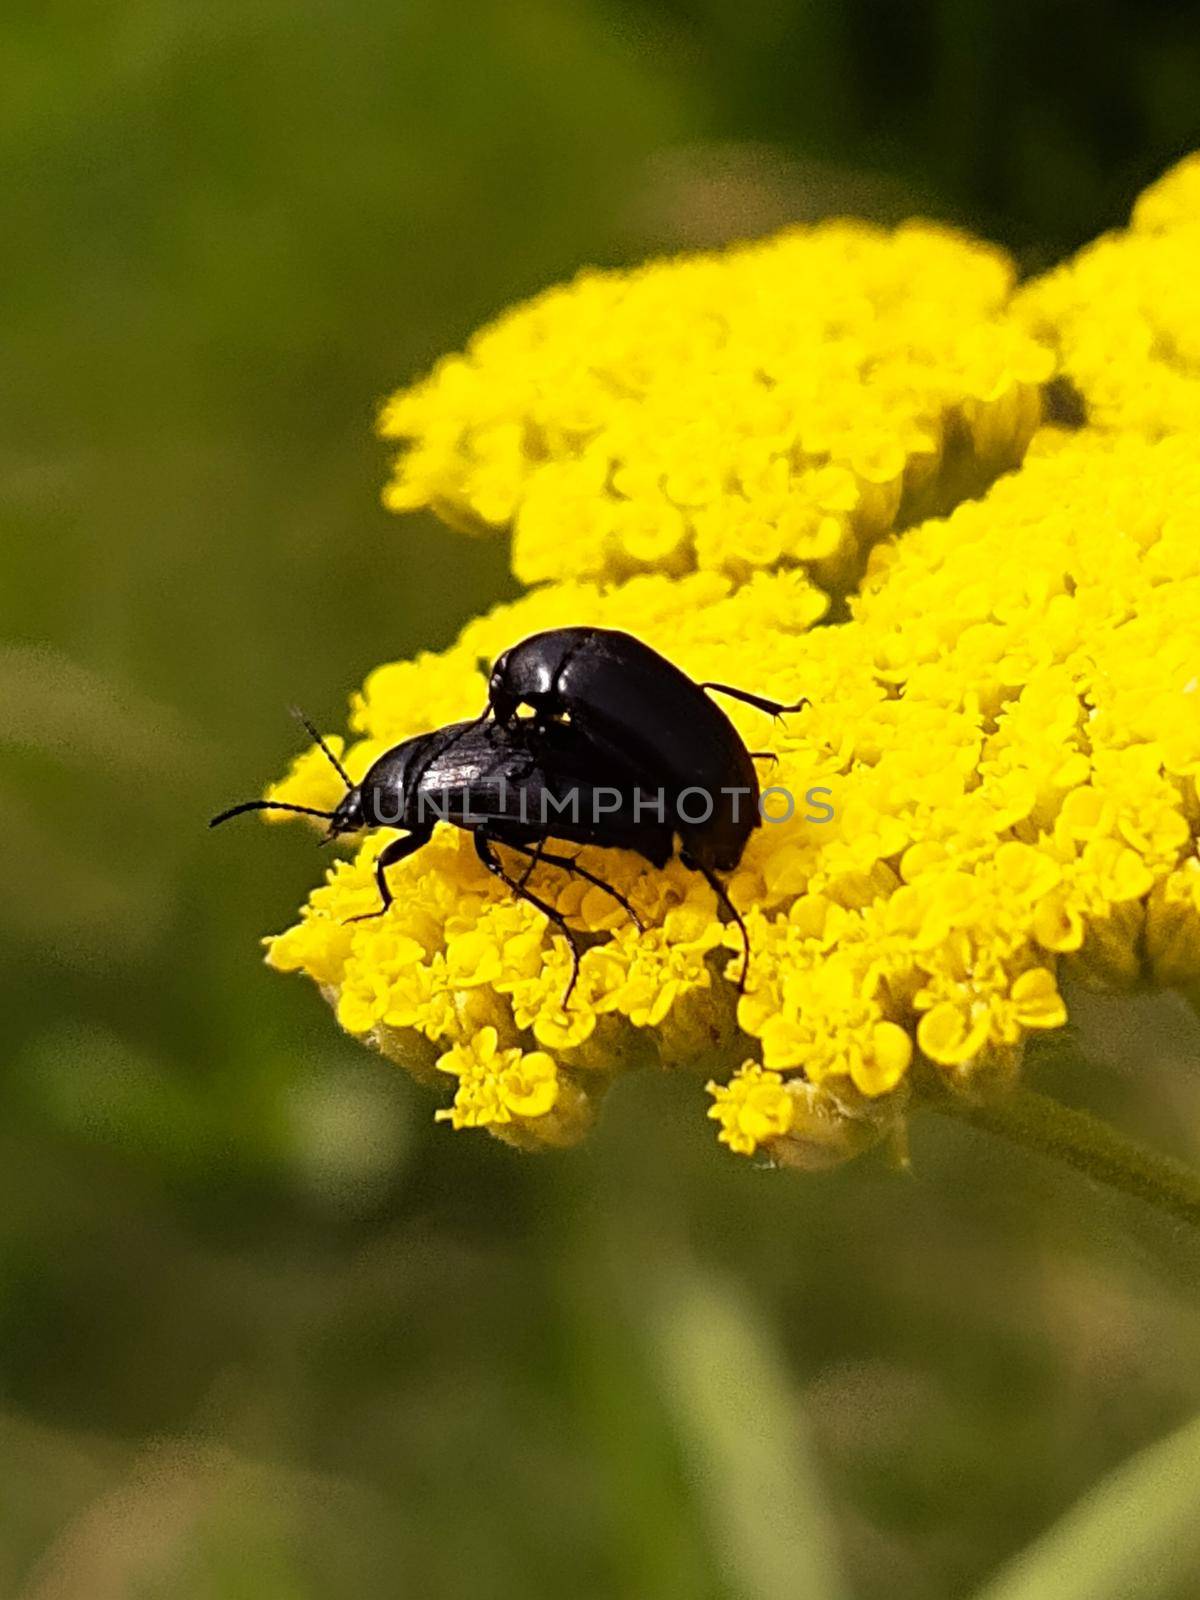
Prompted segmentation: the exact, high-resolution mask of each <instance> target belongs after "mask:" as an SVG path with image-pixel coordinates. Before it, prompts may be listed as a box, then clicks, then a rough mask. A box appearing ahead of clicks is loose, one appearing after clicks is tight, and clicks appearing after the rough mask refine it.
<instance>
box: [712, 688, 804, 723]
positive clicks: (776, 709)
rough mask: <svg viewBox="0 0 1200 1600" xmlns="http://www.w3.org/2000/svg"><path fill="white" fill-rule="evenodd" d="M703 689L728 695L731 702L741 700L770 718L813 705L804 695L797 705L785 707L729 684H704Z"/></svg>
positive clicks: (775, 701)
mask: <svg viewBox="0 0 1200 1600" xmlns="http://www.w3.org/2000/svg"><path fill="white" fill-rule="evenodd" d="M700 687H701V688H702V689H714V690H715V691H716V692H717V694H727V695H728V696H729V697H730V699H731V700H741V701H743V702H744V703H745V704H746V705H748V706H755V707H757V709H758V710H759V711H765V712H766V713H767V715H768V716H769V717H783V716H786V715H787V713H788V712H789V711H803V710H804V708H805V706H810V705H812V701H811V700H810V699H809V698H808V696H807V695H806V694H802V695H801V696H800V698H799V700H797V701H796V703H795V705H791V706H785V705H784V703H783V701H782V700H769V699H768V698H767V696H766V695H763V694H751V693H750V691H749V689H735V688H734V687H733V685H732V684H729V683H702V684H701V685H700Z"/></svg>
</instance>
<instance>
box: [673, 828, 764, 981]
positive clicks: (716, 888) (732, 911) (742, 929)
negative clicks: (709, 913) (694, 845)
mask: <svg viewBox="0 0 1200 1600" xmlns="http://www.w3.org/2000/svg"><path fill="white" fill-rule="evenodd" d="M680 860H681V861H682V862H683V864H684V866H685V867H690V868H691V870H692V871H693V872H698V873H699V874H700V876H701V877H702V878H703V879H704V881H705V883H707V885H708V887H709V888H710V889H711V890H712V892H713V893H714V894H715V895H716V897H717V899H718V900H719V901H720V903H721V905H722V906H724V908H725V910H726V911H728V913H729V915H730V917H731V918H732V920H733V921H734V922H735V923H736V924H737V929H738V932H739V933H740V934H741V936H742V970H741V971H740V972H739V973H738V980H737V989H738V993H739V994H742V993H743V992H744V991H745V988H746V973H747V972H748V971H749V968H750V934H749V931H748V930H747V928H746V924H745V922H744V920H743V918H742V913H741V912H740V911H739V910H738V908H737V907H736V906H735V905H734V903H733V901H732V900H731V899H730V898H729V890H728V889H727V888H726V887H725V885H724V884H723V883H722V882H721V880H720V878H718V877H717V875H716V873H715V872H714V871H713V869H712V868H711V867H706V866H704V865H703V864H702V863H701V862H699V861H697V860H696V859H695V858H694V857H693V856H689V855H683V854H681V856H680Z"/></svg>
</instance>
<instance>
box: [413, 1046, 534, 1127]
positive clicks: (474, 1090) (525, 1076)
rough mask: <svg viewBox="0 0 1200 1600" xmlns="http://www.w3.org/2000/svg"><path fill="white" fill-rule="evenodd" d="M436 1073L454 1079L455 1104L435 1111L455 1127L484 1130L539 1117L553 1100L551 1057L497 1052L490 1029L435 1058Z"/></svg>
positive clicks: (517, 1051) (518, 1050)
mask: <svg viewBox="0 0 1200 1600" xmlns="http://www.w3.org/2000/svg"><path fill="white" fill-rule="evenodd" d="M437 1067H438V1071H439V1072H445V1073H448V1074H449V1075H450V1076H451V1077H454V1078H457V1080H458V1089H457V1091H456V1092H455V1096H454V1104H453V1106H452V1107H451V1108H450V1110H448V1111H439V1112H437V1113H435V1115H436V1116H437V1117H438V1119H439V1120H440V1119H442V1118H444V1119H446V1120H447V1121H449V1122H451V1123H453V1125H454V1126H455V1127H456V1128H486V1127H490V1126H493V1125H499V1124H502V1123H506V1122H512V1121H513V1120H514V1118H517V1117H527V1118H536V1117H544V1116H545V1115H546V1113H547V1112H548V1111H550V1110H552V1109H553V1106H554V1103H555V1101H556V1100H557V1099H558V1087H559V1086H558V1068H557V1067H556V1065H555V1063H554V1058H553V1057H552V1056H548V1055H547V1054H546V1053H545V1051H542V1050H538V1051H532V1052H530V1053H528V1054H526V1053H525V1052H524V1051H522V1050H520V1049H517V1048H514V1049H510V1050H502V1049H501V1048H500V1045H499V1036H498V1034H497V1032H496V1030H495V1028H481V1029H480V1030H479V1032H478V1033H476V1034H475V1036H474V1037H473V1038H472V1039H471V1041H470V1042H469V1043H468V1044H462V1045H455V1046H454V1048H453V1049H451V1050H447V1051H446V1053H445V1054H444V1055H442V1056H439V1057H438V1063H437Z"/></svg>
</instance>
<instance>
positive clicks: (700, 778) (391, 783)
mask: <svg viewBox="0 0 1200 1600" xmlns="http://www.w3.org/2000/svg"><path fill="white" fill-rule="evenodd" d="M710 690H713V691H716V692H718V693H721V694H726V695H731V696H733V697H734V698H735V699H739V700H742V701H745V702H746V703H747V704H748V705H752V706H756V707H757V708H758V709H759V710H761V711H764V712H767V713H768V714H770V715H772V716H778V715H779V714H781V713H783V712H786V711H795V710H799V709H800V706H802V705H804V704H805V703H806V702H805V701H803V700H801V701H798V702H797V703H796V704H795V705H790V706H789V705H783V704H781V703H780V702H778V701H775V700H768V699H766V698H764V697H763V696H761V695H756V694H750V693H748V692H747V691H745V690H742V689H735V688H732V687H731V686H730V685H728V684H721V683H696V682H695V681H694V680H693V679H691V678H689V677H688V676H687V675H686V673H683V672H681V671H680V670H679V668H678V667H675V666H674V665H672V663H671V662H669V661H667V660H666V659H665V658H664V657H663V656H660V655H659V654H658V653H657V651H655V650H652V649H651V648H650V647H649V646H648V645H645V644H643V643H642V642H641V640H639V639H635V638H634V637H633V636H632V635H631V634H627V633H620V632H616V631H614V630H611V629H606V628H582V627H580V628H555V629H552V630H550V631H548V632H545V633H537V634H533V635H532V636H531V637H530V638H528V639H525V640H523V641H522V642H521V643H520V644H516V645H514V646H512V648H511V649H509V650H507V651H505V653H504V654H503V655H502V656H500V657H499V659H498V660H497V661H496V663H495V666H494V667H493V669H492V672H491V676H490V679H489V684H488V704H487V707H486V709H485V710H484V712H483V713H482V715H481V716H480V717H478V718H476V719H475V720H474V721H471V722H458V723H452V724H450V725H449V726H448V727H445V728H440V729H438V730H437V731H435V732H433V733H425V734H419V735H417V737H416V738H413V739H406V740H405V741H404V742H403V743H402V744H399V745H396V746H395V748H394V749H392V750H389V751H387V752H386V754H384V755H382V756H380V758H379V759H378V760H377V761H376V762H375V763H374V765H373V766H372V767H371V768H370V770H369V771H368V772H367V774H366V776H365V777H364V778H363V780H362V782H361V783H358V784H353V783H351V781H350V778H349V776H348V774H347V773H346V771H345V768H344V767H343V766H342V764H341V763H340V762H339V761H338V760H337V758H336V757H335V756H334V755H333V753H332V751H330V750H329V749H328V747H327V746H326V745H325V743H324V741H323V740H322V739H321V738H320V735H319V734H317V732H316V730H315V729H313V728H312V727H311V726H309V731H310V733H312V735H313V737H314V738H315V739H316V740H317V742H318V744H320V746H321V748H322V749H323V750H324V751H325V754H326V755H327V756H328V757H329V760H330V761H331V762H332V763H333V765H334V767H335V768H336V769H337V771H338V773H339V775H340V776H341V778H342V780H343V781H344V782H345V784H346V794H345V795H344V797H343V798H342V800H341V801H340V802H339V804H338V805H337V807H336V808H335V809H334V810H333V811H331V812H328V811H318V810H316V809H315V808H313V807H310V806H298V805H290V804H288V803H286V802H284V801H272V800H249V801H246V802H245V803H244V804H242V805H238V806H233V807H231V808H230V809H229V810H228V811H223V812H221V813H220V815H219V816H216V817H214V818H213V819H212V824H211V826H214V827H215V826H216V825H217V824H218V823H220V822H224V821H226V820H227V819H228V818H230V817H233V816H238V815H239V814H240V813H242V812H244V811H259V810H280V811H295V812H299V813H301V814H303V815H306V816H315V817H320V818H322V819H323V820H325V821H326V822H327V823H328V825H329V827H328V836H329V837H330V838H335V837H338V836H340V835H343V834H349V833H356V832H358V831H359V830H360V829H362V828H371V827H398V828H403V829H405V830H407V831H406V836H405V837H404V838H399V839H393V840H392V841H391V842H390V843H389V844H387V845H385V847H384V849H383V850H382V851H381V853H380V855H379V858H378V861H377V863H376V869H375V874H376V882H377V883H378V885H379V892H380V897H381V902H382V903H381V906H380V909H379V911H377V912H369V913H367V916H380V915H382V914H383V912H385V911H386V910H387V908H388V906H389V905H390V904H391V902H392V893H391V890H390V889H389V887H388V882H387V871H388V868H389V867H392V866H394V865H395V864H396V863H397V862H398V861H402V860H403V859H404V858H405V857H406V856H409V855H412V854H413V852H414V851H416V850H419V849H420V848H421V847H422V846H423V845H425V844H427V843H428V842H429V840H430V838H431V837H432V834H433V827H434V823H435V822H436V821H439V820H441V821H447V822H451V823H454V824H455V825H456V826H458V827H460V828H464V829H467V830H468V831H470V832H471V833H472V834H473V836H474V843H475V850H476V853H477V854H478V856H479V859H480V861H481V862H482V863H483V865H484V866H485V867H486V868H487V869H488V871H489V872H492V873H494V874H495V875H496V876H497V877H498V878H500V879H501V880H502V881H503V882H504V883H506V884H507V885H508V886H509V888H510V889H512V891H513V892H514V893H515V894H516V895H517V896H518V897H519V898H521V899H523V900H527V901H529V902H530V904H532V905H534V906H536V907H537V908H538V910H540V911H542V912H543V913H544V914H545V915H546V916H547V917H548V918H549V919H550V921H551V922H553V923H554V924H555V926H556V927H558V928H559V929H560V930H561V931H562V933H563V934H564V935H565V936H566V938H567V940H568V942H569V943H570V946H571V951H572V957H573V962H574V965H573V970H572V976H571V982H570V985H569V986H568V989H567V995H566V996H565V997H564V1003H565V1001H566V998H568V997H569V996H570V993H571V990H572V989H573V988H574V985H575V980H576V977H577V976H578V972H579V949H578V945H577V942H576V939H575V937H574V935H573V933H572V931H571V930H570V928H568V926H567V924H566V921H565V919H564V918H563V917H562V915H561V913H560V912H558V911H557V909H556V908H555V907H553V906H551V905H549V904H547V902H546V901H544V900H542V899H540V898H539V897H538V896H537V895H535V894H533V893H532V891H531V890H529V889H528V888H527V887H526V884H527V880H528V878H529V875H530V872H531V871H532V869H533V867H534V865H536V864H537V863H538V862H544V863H545V864H546V865H548V866H555V867H561V868H562V869H564V870H565V871H567V872H569V873H572V874H574V875H575V876H577V877H581V878H583V879H585V880H586V881H587V882H589V883H592V884H595V885H596V886H597V887H599V888H602V889H604V890H606V892H607V893H609V894H610V895H612V897H613V899H614V900H616V901H617V902H618V903H619V904H620V905H621V906H622V907H624V909H625V910H626V911H627V912H628V913H629V915H630V916H631V917H632V918H633V920H634V921H635V922H637V923H638V926H639V927H640V926H641V924H640V922H639V921H638V918H637V914H636V912H635V911H634V909H633V907H632V906H631V905H630V904H629V901H628V900H627V899H626V898H625V897H624V895H622V894H620V893H619V892H618V891H617V890H616V889H614V888H613V887H612V886H611V885H609V884H607V883H605V882H604V880H603V879H602V878H599V877H597V876H596V875H595V874H594V873H592V872H589V871H587V870H585V869H584V868H583V867H581V866H580V865H579V864H578V863H577V862H576V861H575V859H574V858H573V857H571V856H564V855H559V854H556V853H550V852H548V851H547V850H546V848H545V845H546V841H547V840H548V839H551V838H554V839H561V840H564V841H566V842H568V843H574V844H581V845H582V844H594V845H600V846H603V847H606V848H611V849H621V850H632V851H635V852H636V853H637V854H639V855H641V856H642V857H643V858H644V859H645V860H647V861H649V862H650V863H651V864H652V865H653V866H656V867H662V866H665V864H666V862H667V861H668V860H669V859H670V857H671V855H672V854H673V852H674V849H675V843H676V840H678V843H679V854H680V860H681V861H682V862H683V864H684V865H685V866H686V867H688V868H690V869H691V870H692V871H695V872H698V873H700V875H701V876H702V877H703V878H704V879H705V881H706V882H707V883H708V884H709V885H710V886H711V887H712V889H713V891H714V893H715V894H716V895H717V898H718V900H719V901H720V903H721V904H722V906H724V908H725V910H726V911H727V912H728V913H729V915H730V916H731V917H732V918H733V920H734V921H735V922H736V923H737V925H738V927H739V929H740V930H741V934H742V941H743V959H742V969H741V974H740V976H739V986H740V984H741V983H742V982H743V981H744V979H745V974H746V967H747V963H748V961H749V941H748V936H747V934H746V928H745V924H744V922H743V921H742V918H741V916H740V915H739V913H738V911H737V909H736V908H735V907H734V905H733V903H732V901H731V900H730V899H729V895H728V893H727V891H726V889H725V885H724V884H723V883H722V882H721V880H720V878H719V877H718V876H717V873H718V872H728V871H731V870H732V869H733V868H734V867H736V866H737V864H738V862H739V861H740V860H741V857H742V852H743V851H744V849H745V847H746V842H747V840H748V839H749V837H750V834H751V833H752V832H753V830H754V829H755V828H756V827H758V826H759V823H760V816H759V787H758V780H757V776H756V774H755V771H754V755H752V753H751V752H750V751H748V750H747V749H746V746H745V744H744V743H743V742H742V739H741V737H740V735H739V734H738V732H737V729H736V728H735V727H734V725H733V723H732V722H731V721H730V720H729V718H728V717H727V716H726V715H725V713H724V712H723V711H722V710H721V709H720V707H719V706H717V705H716V704H715V703H714V702H713V701H712V700H711V699H710V698H709V695H708V692H707V691H710ZM522 707H527V708H528V709H529V710H530V711H531V712H532V713H533V714H532V716H529V717H522V716H520V715H519V712H520V710H521V708H522ZM756 754H760V755H761V754H763V752H756ZM689 795H692V796H697V795H698V796H699V797H700V799H701V801H702V802H704V810H703V814H702V815H699V816H698V815H697V811H696V807H695V805H694V804H690V805H686V806H685V804H684V801H685V797H687V796H689ZM499 844H503V845H507V846H508V847H509V848H511V849H513V850H515V851H516V852H517V853H518V854H520V855H522V856H524V857H525V858H526V859H527V866H526V867H525V869H524V871H523V873H522V875H521V876H520V877H519V878H517V877H513V876H512V875H510V873H509V872H508V871H507V870H506V868H505V865H504V862H503V861H502V859H501V858H500V856H499V855H498V854H497V851H496V846H497V845H499ZM360 920H361V919H360Z"/></svg>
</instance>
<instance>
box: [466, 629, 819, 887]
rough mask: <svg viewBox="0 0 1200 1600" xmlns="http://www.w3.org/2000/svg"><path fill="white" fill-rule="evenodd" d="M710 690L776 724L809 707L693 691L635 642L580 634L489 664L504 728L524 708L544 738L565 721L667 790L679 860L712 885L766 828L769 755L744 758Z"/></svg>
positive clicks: (562, 635) (602, 632) (492, 699)
mask: <svg viewBox="0 0 1200 1600" xmlns="http://www.w3.org/2000/svg"><path fill="white" fill-rule="evenodd" d="M708 691H716V692H717V693H719V694H726V695H731V696H732V697H733V698H734V699H736V700H742V701H744V702H745V703H746V704H747V705H751V706H756V707H757V708H758V709H759V710H760V711H765V712H767V713H768V714H769V715H771V716H779V715H780V714H781V713H783V712H786V711H799V710H800V708H801V707H802V706H804V705H807V704H808V702H807V701H806V700H803V699H801V700H798V701H797V702H796V703H795V704H794V705H783V704H782V703H781V702H780V701H778V700H768V699H766V698H765V697H764V696H763V695H758V694H750V693H749V692H748V691H747V690H745V689H735V688H733V687H731V686H730V685H729V684H727V683H696V682H695V680H694V679H692V678H689V677H688V675H687V673H685V672H681V671H680V669H679V668H678V667H677V666H675V665H674V664H673V663H672V662H670V661H668V660H667V659H666V657H665V656H661V655H659V653H658V652H657V650H652V649H651V648H650V646H649V645H647V644H643V643H642V641H641V640H640V639H637V638H635V637H634V636H633V635H632V634H630V633H621V632H618V631H616V630H615V629H612V628H578V627H577V628H552V629H550V630H549V631H548V632H545V633H535V634H531V635H530V637H529V638H528V639H523V640H522V641H521V642H520V643H519V644H515V645H513V646H512V647H511V649H508V650H506V651H505V652H504V654H503V655H502V656H500V657H499V658H498V659H497V661H496V663H495V665H494V666H493V667H492V672H491V677H490V680H489V683H488V709H489V710H490V711H491V712H492V714H493V715H494V716H495V718H496V720H497V721H498V722H500V723H502V724H503V725H504V726H505V727H512V726H514V724H515V722H516V718H517V711H518V708H519V707H521V706H528V707H529V708H530V709H531V710H532V711H533V713H534V718H535V720H536V722H537V724H538V726H539V727H541V728H543V729H545V728H547V727H548V726H550V725H551V724H552V723H554V722H556V721H560V720H561V719H563V718H569V719H570V723H571V726H572V727H573V728H576V729H577V730H578V731H579V733H580V734H581V735H582V736H583V737H584V738H585V739H586V740H587V742H588V743H589V744H590V745H591V746H592V748H593V749H594V750H595V751H596V753H597V755H598V756H601V757H603V759H604V761H605V762H606V764H608V765H609V766H610V767H611V769H612V770H614V771H620V772H624V773H625V774H626V775H627V778H628V779H629V780H632V781H634V782H636V783H639V784H641V785H643V786H645V787H646V788H654V789H658V788H661V789H662V791H663V793H664V795H665V798H666V806H667V816H668V818H669V820H670V821H671V823H672V826H673V827H674V829H675V831H676V832H677V833H678V835H679V840H680V846H681V851H680V853H681V856H682V858H683V860H684V861H685V862H686V863H687V864H688V865H690V866H693V867H695V868H696V869H697V870H698V871H700V872H702V873H704V874H705V876H706V877H709V880H710V882H711V881H712V880H711V873H712V872H713V871H714V870H715V871H718V872H730V871H732V870H733V868H734V867H736V866H737V864H738V862H739V861H740V860H741V859H742V852H743V851H744V850H745V848H746V841H747V840H748V839H749V837H750V835H751V833H752V832H753V831H754V829H755V828H757V827H758V826H759V825H760V821H761V818H760V816H759V788H758V778H757V776H756V774H755V771H754V755H755V754H763V752H751V751H749V750H747V749H746V746H745V744H744V743H743V741H742V737H741V735H740V734H739V733H738V731H737V729H736V728H735V727H734V725H733V723H732V722H731V721H730V720H729V718H728V717H727V716H726V715H725V713H724V712H723V711H722V710H721V708H720V706H718V705H716V704H715V703H714V702H713V701H712V700H711V699H710V698H709V694H708ZM689 796H691V797H692V798H690V799H688V803H687V804H686V805H685V804H684V800H685V797H689ZM714 887H716V885H715V884H714ZM718 893H719V894H720V895H721V898H722V900H723V901H724V903H725V904H726V905H728V904H729V902H728V899H727V897H726V896H725V894H724V891H723V890H720V889H718ZM730 909H731V910H732V907H730ZM735 915H736V913H735Z"/></svg>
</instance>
